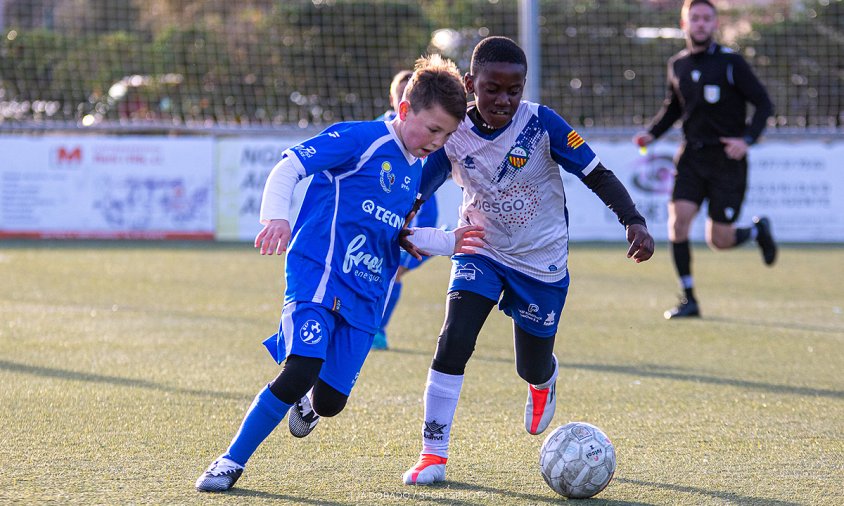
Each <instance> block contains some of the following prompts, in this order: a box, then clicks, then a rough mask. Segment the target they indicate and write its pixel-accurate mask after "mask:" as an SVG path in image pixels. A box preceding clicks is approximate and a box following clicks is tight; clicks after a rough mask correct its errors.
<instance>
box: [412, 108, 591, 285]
mask: <svg viewBox="0 0 844 506" xmlns="http://www.w3.org/2000/svg"><path fill="white" fill-rule="evenodd" d="M599 161H600V160H599V159H598V157H597V156H596V155H595V153H594V152H593V151H592V149H591V148H590V147H589V146H588V145H587V144H586V143H585V141H584V140H583V138H581V137H580V135H579V134H578V133H577V132H576V131H575V130H574V129H573V128H572V127H571V126H570V125H569V124H568V123H567V122H566V121H565V120H564V119H563V118H561V117H560V116H559V115H558V114H557V113H555V112H554V111H553V110H551V109H549V108H548V107H545V106H543V105H539V104H535V103H532V102H525V101H523V102H521V104H520V105H519V108H518V110H517V111H516V114H515V115H514V116H513V119H512V120H511V121H510V123H509V124H508V125H507V126H505V127H504V128H501V129H498V130H495V131H494V132H492V133H491V134H484V133H483V132H481V131H480V130H479V129H478V128H477V127H476V126H475V124H474V123H473V122H472V120H471V119H470V118H469V116H468V115H467V116H466V118H465V119H464V120H463V122H462V123H461V124H460V127H459V128H458V129H457V131H456V132H455V133H454V134H452V136H451V138H450V139H449V140H448V142H447V143H446V145H445V148H444V149H442V150H440V151H437V152H434V153H433V154H431V155H430V156H429V157H428V159H427V161H426V164H425V171H424V176H423V181H422V186H421V187H422V197H423V198H426V197H427V196H429V195H431V194H432V193H433V191H434V190H436V188H438V187H439V186H440V185H441V184H442V183H443V182H444V181H445V179H446V178H447V177H448V174H449V172H450V173H451V175H452V177H453V179H454V182H455V183H457V184H458V185H459V186H460V187H461V188H463V202H462V205H461V207H460V222H459V225H461V226H462V225H468V224H472V225H482V226H483V227H484V230H485V232H486V237H485V242H486V243H487V246H486V247H484V248H481V249H479V250H478V253H479V254H481V255H486V256H488V257H490V258H492V259H494V260H495V261H497V262H499V263H501V264H504V265H506V266H508V267H510V268H513V269H515V270H517V271H519V272H523V273H525V274H527V275H529V276H532V277H534V278H536V279H539V280H541V281H547V282H554V281H559V280H560V279H562V278H563V277H565V276H566V273H567V261H568V236H569V233H568V212H567V210H566V194H565V190H564V188H563V180H562V176H561V174H560V167H562V168H563V169H564V170H565V171H567V172H570V173H572V174H574V175H576V176H577V177H579V178H580V179H583V178H584V177H585V176H586V175H588V174H589V173H590V172H591V171H592V170H593V169H594V168H595V167H596V166H597V165H598V163H599Z"/></svg>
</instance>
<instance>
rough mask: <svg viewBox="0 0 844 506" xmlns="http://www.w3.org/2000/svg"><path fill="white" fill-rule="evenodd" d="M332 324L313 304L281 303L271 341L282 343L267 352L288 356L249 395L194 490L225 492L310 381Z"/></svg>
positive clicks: (316, 368) (311, 382) (325, 314)
mask: <svg viewBox="0 0 844 506" xmlns="http://www.w3.org/2000/svg"><path fill="white" fill-rule="evenodd" d="M334 323H335V321H334V317H333V316H332V315H331V314H330V313H329V312H328V311H327V310H324V309H321V308H319V307H315V306H314V305H310V304H305V305H297V303H295V302H294V303H289V304H287V305H285V307H284V310H283V311H282V318H281V325H280V328H279V333H278V334H277V336H276V339H275V341H283V343H282V344H281V345H278V344H277V343H276V342H275V341H274V342H273V343H272V346H270V345H268V348H272V349H277V348H279V347H280V348H282V349H284V350H289V356H288V357H287V360H286V361H285V362H284V366H283V368H282V370H281V372H280V373H279V375H278V376H277V377H276V379H275V380H273V381H272V382H271V383H270V384H268V385H267V386H266V387H264V388H263V389H262V390H261V391H260V392H259V393H258V395H257V396H255V399H254V400H253V402H252V405H251V406H250V407H249V409H248V410H247V412H246V415H245V416H244V418H243V422H242V423H241V425H240V428H239V430H238V432H237V433H236V434H235V436H234V438H233V439H232V441H231V443H230V444H229V447H228V449H227V450H226V453H224V454H223V455H221V456H220V457H219V458H217V459H216V460H215V461H214V462H213V463H212V464H211V465H210V466H209V467H208V469H207V470H206V471H205V472H204V473H203V474H202V475H201V476H200V477H199V478H198V479H197V481H196V488H197V490H200V491H205V492H219V491H224V490H228V489H230V488H231V487H232V486H233V485H234V483H235V482H236V481H237V480H238V478H240V475H241V474H242V473H243V469H244V467H245V466H246V462H247V461H248V460H249V458H250V457H251V456H252V454H253V453H254V452H255V450H256V449H257V448H258V446H259V445H260V444H261V442H263V441H264V439H266V438H267V436H269V435H270V433H272V431H273V430H274V429H275V428H276V426H278V424H279V423H280V422H281V420H283V419H284V416H285V415H286V414H287V412H288V410H289V409H290V406H291V405H292V404H293V403H294V402H295V401H296V400H297V399H298V398H300V397H301V396H302V395H304V394H305V392H307V391H308V389H309V388H311V387H312V386H313V384H314V383H315V382H316V380H317V377H318V375H319V372H320V370H321V368H322V364H323V360H324V357H325V353H326V347H327V343H328V341H329V340H330V339H329V336H330V333H331V331H332V330H333V326H334ZM269 341H271V340H268V341H267V342H269ZM265 344H267V343H265ZM274 356H275V357H276V359H278V358H279V357H278V355H274ZM282 358H283V357H282Z"/></svg>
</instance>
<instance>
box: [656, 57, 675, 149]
mask: <svg viewBox="0 0 844 506" xmlns="http://www.w3.org/2000/svg"><path fill="white" fill-rule="evenodd" d="M673 74H674V69H673V59H672V60H671V61H669V62H668V77H667V78H666V81H667V87H668V91H667V94H666V97H665V101H664V102H663V103H662V109H660V111H659V112H658V113H657V115H656V116H654V118H653V120H652V121H651V127H650V130H649V132H650V134H651V135H653V136H654V139H657V138H659V137H660V136H661V135H662V134H664V133H665V132H667V131H668V129H669V128H671V127H672V126H673V125H674V123H675V122H676V121H677V120H678V119H680V117H681V116H682V115H683V107H682V105H681V103H680V97H679V96H678V95H677V91H676V90H675V89H674V86H673V84H672V82H673V79H672V76H673Z"/></svg>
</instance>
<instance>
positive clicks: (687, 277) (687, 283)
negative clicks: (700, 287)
mask: <svg viewBox="0 0 844 506" xmlns="http://www.w3.org/2000/svg"><path fill="white" fill-rule="evenodd" d="M671 254H672V258H673V259H674V267H676V268H677V275H678V276H679V277H680V280H681V282H682V284H683V294H684V295H685V297H686V299H687V300H695V295H694V287H693V286H691V279H692V250H691V247H690V246H689V241H688V239H687V240H685V241H682V242H672V243H671Z"/></svg>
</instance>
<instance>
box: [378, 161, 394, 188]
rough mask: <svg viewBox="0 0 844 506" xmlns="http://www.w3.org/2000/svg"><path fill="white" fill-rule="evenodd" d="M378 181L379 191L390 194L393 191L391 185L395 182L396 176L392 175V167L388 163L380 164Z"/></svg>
mask: <svg viewBox="0 0 844 506" xmlns="http://www.w3.org/2000/svg"><path fill="white" fill-rule="evenodd" d="M379 179H380V181H381V189H382V190H384V191H385V192H387V193H390V192H391V191H392V190H393V183H395V182H396V175H395V174H393V166H392V165H390V162H384V163H382V164H381V177H380V178H379Z"/></svg>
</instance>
